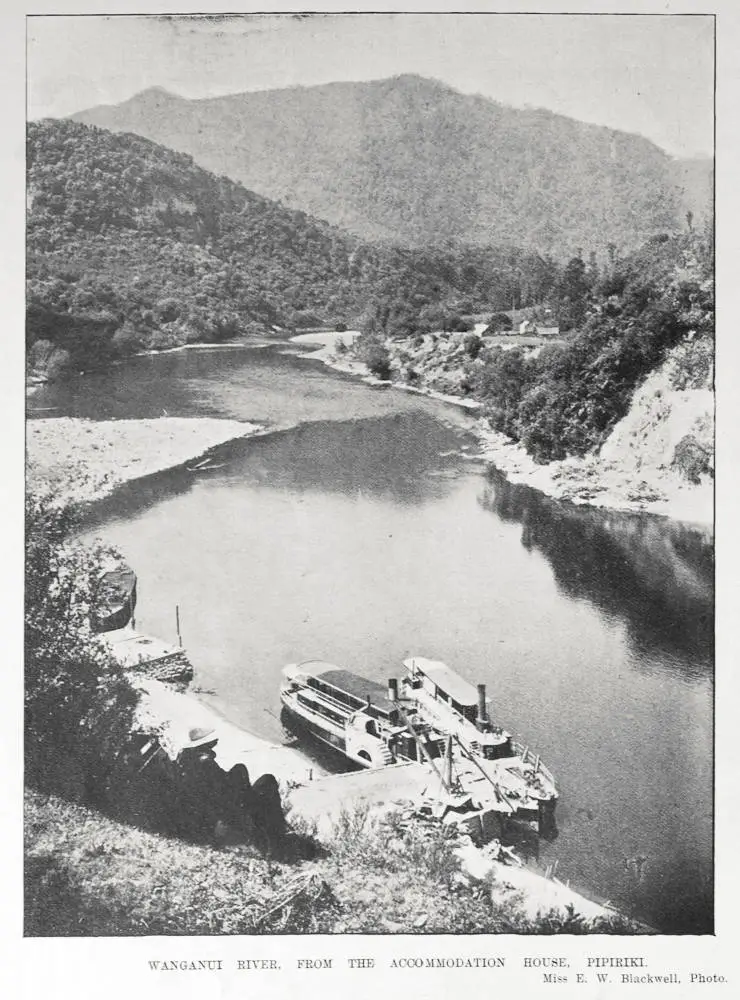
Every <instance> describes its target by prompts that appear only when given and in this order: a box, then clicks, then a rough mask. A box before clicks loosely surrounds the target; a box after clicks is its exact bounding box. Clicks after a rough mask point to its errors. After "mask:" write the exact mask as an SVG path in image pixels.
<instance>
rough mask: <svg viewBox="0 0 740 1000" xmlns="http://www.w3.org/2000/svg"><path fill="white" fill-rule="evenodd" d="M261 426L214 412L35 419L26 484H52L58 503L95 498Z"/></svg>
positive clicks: (28, 444)
mask: <svg viewBox="0 0 740 1000" xmlns="http://www.w3.org/2000/svg"><path fill="white" fill-rule="evenodd" d="M263 430H264V428H263V426H262V425H261V424H255V423H247V422H244V421H238V420H220V419H215V418H210V417H195V418H189V417H157V418H156V419H153V420H86V419H82V418H78V417H49V418H42V419H39V420H31V421H29V422H28V424H27V432H26V472H27V482H28V487H29V488H31V489H34V488H44V487H46V488H49V489H51V490H53V491H54V494H55V496H56V498H57V501H58V502H59V503H73V504H82V503H92V502H94V501H96V500H102V499H103V498H104V497H107V496H108V495H110V494H111V493H112V492H113V491H114V490H115V489H117V488H118V487H119V486H123V485H124V484H125V483H129V482H132V481H134V480H137V479H143V478H145V477H147V476H151V475H155V474H157V473H160V472H166V471H169V470H172V469H177V468H180V467H182V466H184V465H186V464H187V463H190V462H197V461H199V460H201V461H202V460H203V459H204V458H206V457H208V455H209V454H210V453H211V452H212V451H213V450H214V449H215V448H217V447H219V446H220V445H224V444H227V443H228V442H230V441H235V440H238V439H240V438H245V437H253V436H255V435H257V434H259V433H261V432H262V431H263Z"/></svg>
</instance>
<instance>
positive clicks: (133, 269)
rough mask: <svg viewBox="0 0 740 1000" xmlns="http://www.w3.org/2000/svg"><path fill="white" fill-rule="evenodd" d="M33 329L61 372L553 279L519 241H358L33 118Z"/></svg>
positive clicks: (101, 135) (492, 296)
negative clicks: (424, 244) (439, 245)
mask: <svg viewBox="0 0 740 1000" xmlns="http://www.w3.org/2000/svg"><path fill="white" fill-rule="evenodd" d="M28 200H29V215H28V342H29V347H30V348H31V367H32V368H36V369H37V370H39V371H40V372H42V373H44V374H47V375H48V374H54V373H55V370H56V369H59V368H63V367H64V365H65V364H68V363H74V364H76V365H77V366H78V367H89V366H91V365H93V364H96V363H103V362H105V361H106V360H108V359H110V358H111V357H115V356H122V355H125V354H127V353H130V352H132V351H135V350H138V349H140V348H154V349H161V348H165V347H171V346H175V345H177V344H182V343H186V342H196V341H214V340H221V339H227V338H231V337H233V336H236V335H244V334H250V333H258V332H270V331H271V329H272V327H273V326H275V325H277V326H280V327H307V326H314V325H319V324H326V323H330V324H334V323H339V322H345V323H347V322H353V320H355V319H356V318H357V317H358V316H359V315H360V314H361V313H362V312H363V310H364V309H365V308H366V306H367V304H368V302H369V301H370V300H373V299H375V298H377V296H378V295H382V296H384V297H386V298H389V299H391V300H394V301H402V302H404V303H408V304H410V305H411V307H412V308H415V309H417V310H418V309H421V308H423V307H425V306H430V305H439V304H440V303H442V302H444V303H446V304H447V306H448V307H449V308H450V309H452V310H455V309H457V310H467V311H470V310H475V309H480V308H489V303H493V304H494V306H495V307H496V308H499V307H500V308H503V307H504V306H505V305H507V304H511V302H512V301H515V302H517V303H519V304H521V303H525V304H526V303H527V302H529V301H537V300H538V299H540V298H541V297H542V296H543V295H545V294H546V293H547V291H548V290H549V289H550V287H551V286H552V284H553V282H554V281H555V280H556V277H557V268H556V266H555V265H554V263H553V262H552V261H551V260H548V259H546V258H544V259H543V258H541V257H539V256H537V255H534V254H528V253H525V252H523V251H520V250H516V249H507V250H502V249H496V248H462V247H453V246H451V245H450V246H448V247H447V248H444V249H434V250H429V251H408V250H400V249H397V248H390V247H378V246H372V245H369V244H366V243H363V242H362V241H361V240H359V239H357V238H354V237H351V236H349V235H347V234H346V233H342V232H341V231H339V230H337V229H334V228H333V227H332V226H330V225H328V224H326V223H324V222H320V221H318V220H316V219H312V218H310V217H308V216H306V215H305V214H304V213H303V212H296V211H290V210H288V209H286V208H284V207H282V206H281V205H279V204H277V203H275V202H271V201H268V200H267V199H265V198H262V197H260V196H258V195H255V194H253V193H252V192H250V191H247V190H245V189H244V188H243V187H242V186H241V185H240V184H237V183H233V182H232V181H230V180H228V179H226V178H225V177H215V176H214V175H212V174H209V173H207V172H206V171H204V170H201V169H200V168H199V167H197V166H195V165H194V164H193V161H192V159H191V158H190V157H189V156H187V155H182V154H179V153H175V152H172V151H171V150H168V149H165V148H163V147H162V146H157V145H155V144H154V143H152V142H149V141H148V140H146V139H142V138H140V137H138V136H134V135H129V134H113V133H111V132H106V131H104V130H102V129H98V128H94V127H89V126H86V125H81V124H79V123H77V122H72V121H50V120H47V121H42V122H37V123H33V124H31V125H30V126H29V131H28Z"/></svg>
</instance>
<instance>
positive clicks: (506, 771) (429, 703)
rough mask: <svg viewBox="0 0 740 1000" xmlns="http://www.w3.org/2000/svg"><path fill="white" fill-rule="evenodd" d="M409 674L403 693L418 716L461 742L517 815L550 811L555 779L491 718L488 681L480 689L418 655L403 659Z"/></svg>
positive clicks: (540, 814) (554, 790)
mask: <svg viewBox="0 0 740 1000" xmlns="http://www.w3.org/2000/svg"><path fill="white" fill-rule="evenodd" d="M404 666H405V667H406V670H407V676H406V677H404V678H403V680H402V681H401V697H402V700H403V701H404V703H405V702H409V703H411V704H413V705H414V706H415V707H416V709H417V711H418V715H419V717H420V718H423V719H425V720H426V721H427V722H429V723H430V724H432V725H434V726H436V727H437V728H438V729H439V730H440V731H441V732H442V733H444V734H449V735H451V736H453V737H455V738H456V739H457V740H459V743H460V746H461V749H462V751H463V752H464V754H467V756H468V757H469V758H470V759H471V760H474V761H476V762H477V765H478V767H480V768H481V769H482V770H483V771H484V772H485V773H486V775H488V776H489V778H490V779H491V781H493V782H495V784H496V785H497V787H498V788H499V789H500V790H501V791H502V792H503V794H504V795H505V796H506V798H507V800H508V801H510V802H511V803H512V804H513V805H514V806H515V809H514V812H515V814H516V813H518V814H520V815H521V816H523V817H524V818H528V815H529V814H530V813H533V814H537V815H538V816H539V819H540V822H541V820H542V818H543V813H548V812H552V811H553V810H554V808H555V803H556V801H557V798H558V793H557V788H556V785H555V779H554V777H553V775H552V773H551V772H550V771H549V770H548V768H547V767H545V765H544V764H543V762H542V760H541V758H540V756H539V754H535V753H533V752H532V751H531V750H530V749H529V747H526V746H524V745H523V744H521V743H519V742H517V741H516V740H514V739H513V738H512V736H511V734H510V733H508V732H506V730H505V729H503V728H501V727H500V726H497V725H495V724H494V723H493V722H492V721H491V718H490V710H489V706H490V701H489V700H488V699H487V698H486V690H485V685H483V684H479V685H478V686H477V689H476V688H474V687H473V685H472V684H469V683H468V682H467V681H466V680H464V679H463V678H462V677H460V676H459V675H458V674H456V673H455V672H454V670H451V669H450V668H449V667H448V666H447V665H446V664H444V663H442V662H440V661H439V660H430V659H427V658H426V657H422V656H415V657H411V658H410V659H408V660H405V661H404Z"/></svg>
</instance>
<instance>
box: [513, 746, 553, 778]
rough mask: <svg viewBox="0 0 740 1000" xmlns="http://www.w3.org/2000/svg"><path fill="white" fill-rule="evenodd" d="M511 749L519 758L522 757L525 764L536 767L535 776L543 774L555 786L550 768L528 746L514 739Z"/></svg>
mask: <svg viewBox="0 0 740 1000" xmlns="http://www.w3.org/2000/svg"><path fill="white" fill-rule="evenodd" d="M511 749H512V750H513V751H514V754H515V755H516V756H517V757H521V758H522V760H523V761H524V763H525V764H532V765H533V766H534V770H535V774H541V775H542V776H543V777H544V778H546V779H547V780H548V781H551V782H552V783H553V785H554V784H555V778H554V777H553V775H552V772H551V771H550V769H549V768H548V767H545V765H544V764H543V763H542V760H541V758H540V755H539V754H538V753H537V754H536V753H533V752H532V751H531V750H530V749H529V747H528V746H525V745H524V744H523V743H520V742H519V741H518V740H514V739H512V741H511Z"/></svg>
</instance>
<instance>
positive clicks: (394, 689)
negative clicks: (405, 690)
mask: <svg viewBox="0 0 740 1000" xmlns="http://www.w3.org/2000/svg"><path fill="white" fill-rule="evenodd" d="M388 701H398V681H397V680H396V678H395V677H391V678H390V679H389V680H388Z"/></svg>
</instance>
